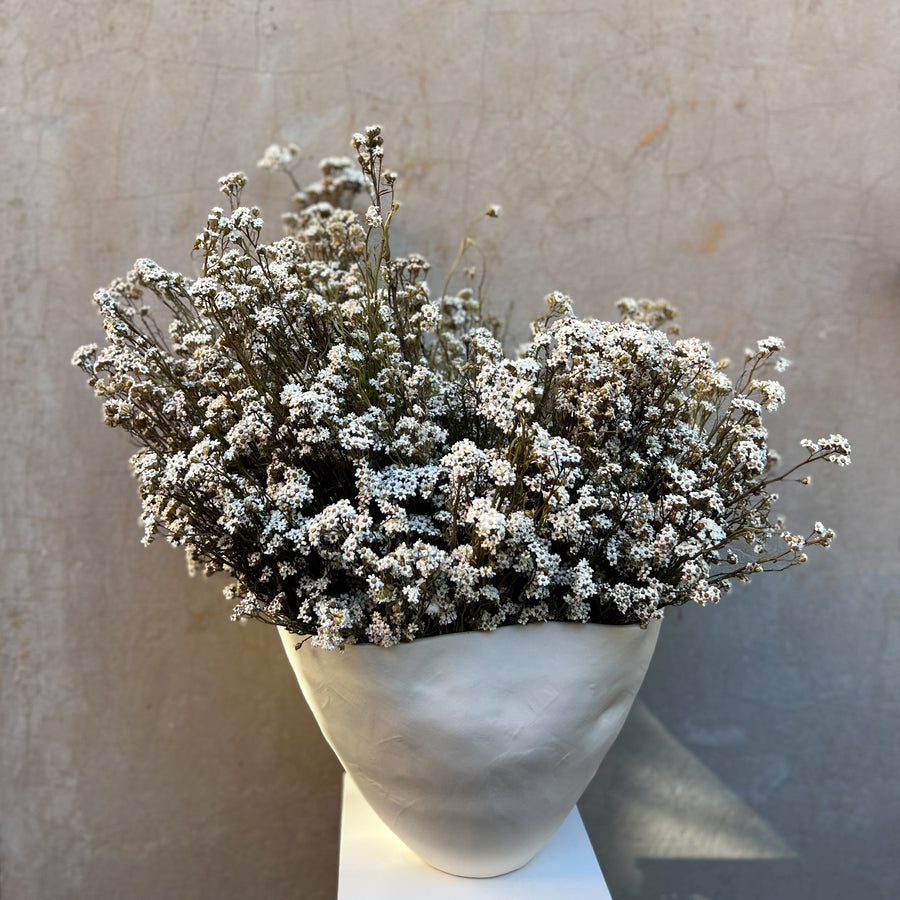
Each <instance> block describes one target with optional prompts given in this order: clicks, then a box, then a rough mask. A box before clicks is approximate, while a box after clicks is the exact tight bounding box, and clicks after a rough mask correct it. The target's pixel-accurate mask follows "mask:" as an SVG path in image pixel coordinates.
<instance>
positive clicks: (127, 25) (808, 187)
mask: <svg viewBox="0 0 900 900" xmlns="http://www.w3.org/2000/svg"><path fill="white" fill-rule="evenodd" d="M898 50H900V7H895V6H894V5H892V4H884V3H878V4H876V3H871V2H862V3H859V2H857V3H849V2H844V0H808V2H807V0H802V2H791V3H788V2H773V0H749V2H747V3H743V4H740V5H737V6H735V5H723V4H721V3H716V2H712V0H698V2H685V0H654V2H652V3H651V2H645V0H638V2H633V0H613V2H592V0H584V2H580V3H572V2H568V0H565V2H564V0H541V2H537V0H525V2H519V0H507V2H499V0H456V2H453V0H447V2H441V0H418V2H417V0H404V2H397V3H389V2H384V0H375V2H365V3H364V2H362V0H346V2H342V3H329V2H324V0H302V2H286V0H267V2H263V3H259V2H256V0H253V2H251V0H233V2H230V3H227V4H222V3H216V2H213V0H196V2H192V3H180V2H176V0H158V2H152V3H151V2H139V0H129V2H112V0H91V2H87V0H69V2H65V3H56V2H50V0H34V2H31V3H25V2H24V0H12V2H8V3H5V4H3V6H2V8H0V89H2V90H0V96H2V99H0V140H2V151H0V152H2V159H3V162H4V166H3V169H4V177H3V178H2V180H0V203H2V209H3V212H4V215H3V216H2V218H0V228H2V230H3V240H2V241H0V266H2V273H3V277H2V280H0V296H2V303H0V335H2V341H3V353H2V354H0V384H2V388H3V390H2V393H0V397H2V399H0V410H2V417H0V421H2V429H0V442H2V446H0V514H2V527H0V554H2V558H0V603H2V624H0V646H2V656H0V662H2V681H0V692H2V694H0V697H2V710H0V714H2V726H0V777H2V780H0V810H2V815H0V894H2V896H3V897H4V900H6V898H10V900H25V898H28V900H32V898H56V897H113V896H127V897H130V898H135V900H141V898H147V900H149V898H158V897H184V898H191V897H196V898H207V897H218V898H223V900H227V898H232V897H233V898H239V897H240V898H244V897H256V896H258V897H263V896H265V897H270V898H277V897H284V898H288V897H298V896H302V897H305V898H309V900H315V898H330V897H333V896H334V895H335V887H336V878H337V852H338V834H339V799H340V797H339V794H340V767H339V765H338V763H337V762H336V760H335V759H334V757H333V755H332V754H331V751H330V750H329V749H328V747H327V745H326V744H325V742H324V741H323V739H322V738H321V736H320V735H319V732H318V730H317V727H316V725H315V723H314V721H313V720H312V717H311V716H310V714H309V713H308V711H307V709H306V707H305V704H304V702H303V700H302V697H301V696H300V695H299V693H298V691H297V689H296V684H295V683H294V681H293V675H292V673H291V670H290V668H289V666H288V665H287V663H286V661H285V659H284V658H283V653H282V650H281V647H280V644H279V641H278V638H277V635H276V634H275V633H274V632H273V631H271V630H269V629H266V628H265V627H264V626H262V625H258V624H256V623H253V624H248V625H234V624H232V623H231V622H230V621H229V613H230V607H229V604H228V603H227V602H226V601H225V600H224V599H223V597H222V595H221V588H222V586H223V583H222V582H219V581H217V580H210V581H204V580H202V579H193V580H192V579H190V578H189V577H188V575H187V572H186V567H185V564H184V560H183V557H182V555H181V554H180V552H176V551H173V550H172V549H170V548H168V547H167V546H165V544H163V543H160V544H158V545H153V546H152V547H151V548H150V549H144V548H142V547H141V545H140V538H141V529H140V527H139V526H138V524H137V518H138V514H139V501H138V498H137V495H136V489H135V484H134V481H133V479H132V478H131V477H130V475H129V473H128V467H127V460H128V457H129V455H130V454H131V453H132V452H134V448H133V446H132V445H131V444H130V443H129V441H128V440H127V439H126V437H125V436H124V435H123V434H119V433H114V432H112V431H110V430H109V429H106V428H104V426H103V423H102V416H101V413H100V410H99V405H98V404H97V402H96V400H95V399H94V398H93V397H92V396H91V393H90V391H89V390H88V388H87V387H86V386H85V385H84V383H83V379H82V378H81V376H80V375H79V373H78V372H77V371H76V370H74V369H72V367H71V366H70V364H69V360H70V358H71V356H72V352H73V351H74V349H75V348H76V347H77V346H79V345H80V344H84V343H87V342H90V341H98V340H99V339H100V337H101V333H100V326H99V322H98V320H97V318H96V316H95V314H94V309H93V305H92V303H91V295H92V293H93V291H94V290H95V289H96V288H97V287H99V286H101V285H104V284H106V283H108V282H109V281H110V280H111V279H112V278H113V277H115V276H118V275H121V274H124V272H125V271H127V269H128V268H129V267H130V265H131V264H132V262H133V261H134V259H135V258H136V257H141V256H149V257H152V258H154V259H156V260H157V261H158V262H160V263H161V264H163V265H165V266H167V267H171V268H175V269H180V270H183V271H186V272H191V271H192V269H191V267H192V261H191V258H190V249H191V246H192V243H193V239H194V236H195V235H196V233H197V232H198V231H200V230H201V229H202V228H203V226H204V223H205V221H206V215H207V212H208V210H209V208H210V207H211V206H214V205H217V204H218V203H219V202H220V200H221V195H220V194H219V193H218V191H217V178H218V177H219V176H220V175H222V174H225V173H227V172H231V171H234V170H236V169H243V170H245V171H247V172H248V174H249V177H250V183H249V186H248V188H247V191H246V193H245V198H247V199H250V200H251V202H255V203H257V204H258V205H259V206H261V207H262V209H263V216H264V218H265V219H266V221H267V223H268V224H267V228H268V229H269V231H268V232H267V233H268V234H269V235H271V236H274V235H276V234H277V233H278V229H279V215H280V213H281V212H282V211H283V210H285V209H287V208H288V206H289V200H290V193H291V187H290V185H289V183H288V182H287V181H286V180H285V181H284V182H282V181H281V180H279V177H278V176H277V173H271V172H267V171H264V170H261V169H257V168H256V161H257V160H258V159H259V158H260V156H261V155H262V152H263V151H264V149H265V148H266V146H267V145H269V144H270V143H272V142H275V141H279V142H288V141H291V142H293V143H295V144H296V145H297V147H298V148H299V154H298V166H297V170H296V171H297V176H298V178H299V179H300V180H301V181H302V180H304V179H307V178H308V179H309V180H312V179H313V178H314V177H315V175H316V163H317V161H318V160H319V159H320V158H321V157H323V156H327V155H336V154H345V153H347V152H348V151H349V138H350V135H351V134H352V132H353V131H356V130H358V129H360V128H361V127H363V126H365V125H367V124H370V123H373V122H378V123H380V124H381V125H383V127H384V134H385V139H386V145H385V152H386V156H387V158H388V159H389V165H390V166H391V167H392V168H394V169H396V170H398V171H399V173H400V179H399V182H398V184H399V194H400V198H401V200H402V202H403V206H402V208H401V210H400V212H399V213H398V216H397V218H396V220H395V226H394V231H393V232H392V233H393V234H394V240H396V241H399V242H400V243H401V244H403V246H404V249H407V250H416V251H419V252H421V253H423V254H424V255H425V256H426V257H427V258H428V259H429V260H430V262H431V264H432V271H433V274H432V279H431V280H432V283H433V284H434V285H435V286H438V287H439V286H440V284H442V283H443V277H444V275H445V274H446V272H447V270H448V268H449V267H450V265H451V264H452V262H453V259H454V257H455V254H456V250H457V247H458V244H459V240H460V237H461V235H462V234H463V232H464V229H465V228H466V225H467V223H469V222H470V221H471V220H472V219H474V218H475V217H476V216H478V214H479V213H481V212H482V211H483V210H484V208H485V207H486V206H487V204H488V203H498V204H500V205H502V207H503V210H504V213H503V216H502V217H501V218H500V219H498V220H496V221H493V220H491V221H486V222H483V223H482V224H481V225H479V226H478V229H479V230H478V233H477V238H478V240H479V243H480V245H481V247H482V248H483V249H484V251H485V254H486V259H487V281H486V287H487V293H488V295H489V297H490V298H491V300H492V302H493V305H494V308H495V309H496V310H497V311H498V312H499V313H501V314H505V313H506V312H507V311H509V314H510V329H509V339H510V345H511V346H515V343H516V342H517V341H518V340H521V339H524V338H525V336H526V335H527V334H528V323H529V320H530V319H532V318H534V317H536V316H538V315H540V314H542V312H543V309H544V297H545V295H546V294H548V293H549V292H550V291H551V290H554V289H558V290H562V291H564V292H566V293H568V294H569V295H571V296H572V298H573V300H574V303H575V309H576V312H577V313H579V314H580V315H583V316H599V317H612V316H614V314H615V308H614V303H615V301H616V300H617V299H618V298H619V297H622V296H632V297H642V296H647V297H654V298H655V297H667V298H668V299H669V300H670V301H671V302H672V303H674V304H675V305H676V306H678V307H679V308H680V310H681V320H682V330H683V333H685V334H697V335H699V336H701V337H704V338H706V339H709V340H710V341H711V342H712V343H713V345H714V347H715V349H716V352H717V353H718V354H721V355H723V356H730V357H732V358H734V359H736V360H740V358H741V357H742V354H743V349H744V347H745V346H748V345H751V346H755V342H756V340H757V339H759V338H764V337H766V336H768V335H779V336H780V337H782V338H784V339H785V341H786V342H787V349H786V351H785V352H786V355H787V356H788V357H789V358H790V359H791V360H792V362H793V365H792V367H791V368H790V369H789V370H788V372H787V373H785V376H784V383H785V385H786V387H787V392H788V402H787V404H786V406H785V407H784V409H783V410H781V411H780V412H779V413H778V414H777V416H776V417H775V419H774V420H773V425H772V429H771V434H772V443H773V444H774V445H775V446H776V447H777V448H778V449H779V450H780V451H781V452H782V455H783V456H784V458H785V461H788V460H789V459H791V458H792V457H796V458H799V454H801V453H802V451H801V449H800V447H799V441H800V439H801V438H804V437H810V438H817V437H819V436H821V435H827V434H829V433H831V432H841V433H842V434H844V435H847V436H848V437H849V438H850V440H851V442H852V444H853V451H854V453H853V456H854V462H853V465H852V466H851V467H850V468H849V469H842V470H840V471H838V470H837V468H834V470H829V471H822V472H820V473H817V474H814V479H813V481H814V483H813V484H812V485H811V486H809V487H801V486H800V485H796V484H788V485H785V488H784V490H783V491H782V492H781V493H782V497H781V501H780V505H781V506H783V509H784V513H785V515H786V516H787V517H788V523H789V525H791V524H795V525H796V530H798V531H801V532H803V533H806V532H807V531H808V529H809V528H810V527H811V525H812V523H813V522H814V521H816V520H823V521H825V523H826V524H827V525H829V526H831V527H833V528H834V529H835V530H836V531H837V533H838V537H837V540H836V542H835V544H834V546H833V548H831V549H830V550H828V551H825V552H821V553H818V554H814V553H813V552H812V551H811V552H810V556H811V557H812V558H811V559H810V562H809V564H808V566H806V567H804V568H801V569H795V570H792V571H791V572H788V573H785V574H783V575H781V576H768V577H765V578H759V579H757V580H755V581H754V582H753V583H752V584H751V585H750V586H749V587H745V588H743V589H740V590H735V591H734V592H733V593H732V594H730V595H729V596H728V597H727V598H726V599H725V600H723V602H722V603H721V604H720V605H719V606H718V607H716V608H707V609H699V608H682V609H678V610H674V611H672V612H671V614H670V615H668V616H667V619H666V622H665V623H664V626H663V631H662V635H661V638H660V642H659V646H658V648H657V653H656V657H655V659H654V662H653V664H652V667H651V670H650V674H649V676H648V678H647V681H646V683H645V686H644V688H643V690H642V693H641V697H640V701H639V704H638V705H637V706H636V708H635V710H634V712H633V714H632V717H631V719H630V720H629V723H628V724H627V725H626V728H625V730H624V731H623V733H622V735H621V737H620V740H619V742H618V743H617V745H616V746H615V748H614V749H613V751H612V753H611V754H610V756H609V758H608V760H607V762H606V763H605V764H604V766H603V768H602V769H601V772H600V774H599V775H598V776H597V778H596V779H595V781H594V783H593V784H592V786H591V788H590V789H589V790H588V792H587V794H586V795H585V797H584V799H583V800H582V803H581V810H582V815H583V817H584V820H585V822H586V825H587V827H588V831H589V834H590V836H591V839H592V842H593V844H594V847H595V849H596V851H597V854H598V858H599V859H600V861H601V864H602V865H603V868H604V871H605V873H606V876H607V880H608V882H609V885H610V888H611V891H612V894H613V896H614V897H616V898H617V900H618V898H622V900H625V898H642V900H662V898H668V900H675V898H679V900H686V898H693V900H721V898H728V900H759V898H760V897H766V898H769V900H806V898H809V900H812V898H815V900H831V898H834V900H838V898H841V900H843V898H846V897H865V898H872V900H880V898H885V900H887V898H895V897H897V896H898V895H900V873H898V869H897V863H896V839H897V835H898V834H900V813H898V810H900V781H898V778H897V775H896V747H897V742H898V737H900V734H898V724H897V723H898V721H900V687H898V685H900V563H898V559H900V533H898V528H897V524H896V519H897V513H896V509H897V505H898V497H900V477H898V474H897V467H896V465H895V461H896V458H897V446H898V440H900V403H898V399H897V393H896V385H897V384H898V383H900V352H898V348H900V238H898V227H897V223H898V221H900V212H898V210H900V166H898V164H897V152H896V148H897V147H898V145H900V52H898Z"/></svg>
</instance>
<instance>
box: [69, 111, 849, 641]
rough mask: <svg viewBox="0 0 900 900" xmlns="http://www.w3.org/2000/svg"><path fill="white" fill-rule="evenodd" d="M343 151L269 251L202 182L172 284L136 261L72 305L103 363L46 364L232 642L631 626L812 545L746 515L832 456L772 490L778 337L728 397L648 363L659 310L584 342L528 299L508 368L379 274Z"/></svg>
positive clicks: (661, 306) (411, 269)
mask: <svg viewBox="0 0 900 900" xmlns="http://www.w3.org/2000/svg"><path fill="white" fill-rule="evenodd" d="M353 148H354V150H355V151H356V161H355V164H354V162H353V161H352V160H350V159H347V158H343V157H336V158H329V159H326V160H325V161H324V162H323V163H322V164H321V172H322V175H321V178H320V179H319V180H318V181H317V182H315V183H314V184H312V185H310V186H308V187H306V188H305V189H303V190H300V189H299V185H297V184H296V182H295V187H296V188H297V192H296V194H295V197H294V200H295V209H294V210H293V211H292V212H291V213H289V214H287V215H286V216H285V217H284V223H285V235H284V237H282V238H281V239H280V240H276V241H274V242H272V243H264V242H263V241H262V239H261V233H262V228H263V222H262V219H261V217H260V211H259V210H258V209H257V208H255V207H247V206H244V205H242V204H241V192H242V190H243V188H244V187H245V185H246V177H245V176H244V175H243V174H242V173H232V174H231V175H227V176H225V177H224V178H222V179H220V188H221V191H222V193H223V194H224V195H225V196H226V197H227V199H228V206H229V208H228V209H227V210H226V209H224V208H221V207H217V208H215V209H213V210H212V212H211V213H210V215H209V218H208V219H207V222H206V226H205V228H204V230H203V232H202V233H201V234H200V235H199V236H198V238H197V241H196V243H195V248H194V249H195V252H196V253H197V255H198V261H199V264H200V273H199V275H198V276H197V277H196V278H187V277H185V276H183V275H179V274H174V273H172V272H169V271H166V270H165V269H163V268H161V267H160V266H158V265H157V264H156V263H153V262H151V261H150V260H147V259H141V260H138V261H137V263H135V266H134V268H133V269H132V270H131V271H130V272H129V273H128V274H127V275H126V276H125V278H123V279H120V280H117V281H114V282H113V283H112V284H111V285H110V286H109V287H108V288H106V289H103V290H100V291H98V292H97V294H96V295H95V300H96V302H97V304H98V306H99V310H100V314H101V316H102V318H103V324H104V327H105V330H106V336H107V344H106V345H105V346H104V347H103V348H102V349H100V348H98V347H97V346H96V345H89V346H85V347H82V348H80V349H79V350H78V352H77V353H76V354H75V358H74V360H73V362H74V363H76V364H77V365H78V366H80V367H81V368H82V369H83V370H84V371H85V372H86V373H87V374H88V376H89V380H90V384H91V385H92V386H93V388H94V390H95V391H96V393H97V394H98V396H100V397H101V398H102V400H103V407H104V414H105V419H106V422H107V424H109V425H111V426H117V427H122V428H125V429H126V430H127V431H129V432H130V433H131V434H132V435H134V437H135V438H137V440H138V441H139V443H140V444H141V446H142V449H141V450H140V451H139V452H138V453H137V454H136V455H135V456H134V457H133V458H132V467H133V470H134V473H135V475H136V477H137V478H138V481H139V483H140V494H141V498H142V501H143V522H144V526H145V532H146V533H145V541H150V540H152V539H153V537H154V536H155V535H156V534H157V533H159V532H163V533H165V534H166V535H167V537H168V540H169V541H171V542H172V543H173V544H176V545H182V546H184V547H186V549H187V552H188V556H189V560H190V561H191V564H192V565H195V566H198V567H200V568H202V569H203V570H204V571H206V572H208V573H211V572H215V571H225V572H228V573H230V574H231V575H232V576H233V579H234V581H233V583H232V584H231V585H230V586H229V587H228V588H227V590H226V593H227V595H228V596H229V597H230V598H231V600H232V601H233V603H234V615H235V617H250V618H256V619H261V620H264V621H266V622H270V623H275V624H279V625H283V626H285V627H286V628H288V629H289V630H291V631H292V632H295V633H297V634H300V635H310V636H312V638H313V641H314V643H315V644H316V645H317V646H321V647H339V646H341V645H343V644H344V643H346V642H371V643H375V644H380V645H384V646H389V645H391V644H394V643H397V642H400V641H410V640H413V639H415V638H419V637H423V636H429V635H435V634H443V633H448V632H453V631H464V630H473V629H484V630H489V629H494V628H497V627H499V626H503V625H507V624H515V623H527V622H532V621H546V620H572V621H580V622H605V623H613V624H629V623H639V624H642V625H644V624H646V623H647V622H648V621H649V620H650V619H651V618H654V617H659V616H660V615H661V611H662V610H663V609H664V608H665V607H666V606H670V605H673V604H681V603H685V602H688V601H690V602H694V603H698V604H700V605H704V604H706V603H709V602H716V601H717V600H718V599H719V596H720V592H721V591H722V590H727V589H728V587H729V585H730V583H731V582H732V581H733V580H734V579H737V580H740V581H746V580H748V578H749V577H750V576H751V575H752V574H753V573H756V572H762V571H770V570H778V569H783V568H786V567H788V566H790V565H793V564H795V563H799V562H803V561H805V559H806V552H805V551H806V548H808V547H809V546H812V545H820V546H828V544H829V543H830V542H831V540H832V538H833V536H834V534H833V532H832V531H831V530H830V529H827V528H825V527H824V526H823V525H822V524H821V523H819V522H817V523H816V524H815V526H814V528H813V529H812V530H811V532H810V534H809V535H808V536H806V537H803V536H800V535H797V534H793V533H791V532H788V531H786V530H785V528H784V525H783V523H781V522H780V520H777V519H773V515H772V505H773V503H774V502H775V500H776V499H777V495H776V494H775V493H774V492H773V490H772V486H773V485H774V484H776V483H777V482H780V481H784V480H787V479H792V480H799V481H804V482H805V481H807V480H808V479H805V478H796V479H795V478H794V475H795V473H796V472H797V470H798V469H799V468H801V467H803V466H805V465H807V464H808V463H812V462H816V461H819V460H827V461H831V462H834V463H838V464H841V465H843V464H845V463H847V462H849V452H850V447H849V445H848V443H847V441H846V440H845V439H844V438H843V437H841V436H840V435H831V436H830V437H828V438H822V439H819V440H817V441H804V442H803V447H804V449H805V451H806V458H805V459H802V460H801V461H800V462H799V463H798V464H797V465H795V466H794V467H793V468H792V469H790V470H788V471H786V472H783V473H782V474H775V473H774V470H773V465H774V461H775V457H774V454H773V453H772V452H771V451H770V450H769V448H768V445H767V432H766V429H765V427H764V426H763V423H762V419H763V415H764V414H765V413H766V412H769V411H773V410H775V409H777V408H778V407H779V406H780V405H781V404H782V403H783V401H784V390H783V388H782V387H781V385H780V384H779V383H778V382H777V381H774V380H772V379H770V378H768V377H766V376H767V375H768V374H769V371H770V370H774V371H775V372H778V371H782V370H783V369H784V368H785V367H786V366H787V362H786V361H785V360H783V359H780V358H779V357H778V354H779V352H780V351H781V350H782V342H781V341H780V340H779V339H777V338H771V337H770V338H767V339H765V340H763V341H760V342H759V344H758V346H757V348H756V349H755V350H751V351H748V352H747V357H746V361H745V366H744V369H743V372H742V374H741V375H740V376H739V377H738V378H737V380H736V381H735V382H732V380H731V379H730V378H729V376H728V375H727V374H726V372H725V369H726V368H727V362H725V361H723V362H716V361H715V360H713V359H712V357H711V356H710V347H709V345H708V344H705V343H703V342H701V341H699V340H696V339H693V338H691V339H683V340H673V339H672V338H670V336H669V334H670V333H673V332H674V331H675V329H674V326H671V319H672V317H673V315H674V313H673V310H672V309H671V307H669V306H668V305H667V304H666V303H665V302H664V301H656V302H651V301H648V300H623V301H621V302H620V304H619V307H620V310H621V313H622V320H621V321H620V322H603V321H596V320H583V319H579V318H578V317H576V316H575V314H574V312H573V308H572V302H571V300H570V299H569V298H568V297H565V296H563V295H562V294H558V293H555V294H552V295H551V296H550V297H549V298H548V304H549V309H548V312H547V315H546V316H545V317H544V318H542V319H540V320H539V321H537V322H535V323H534V324H533V326H532V337H531V340H530V341H529V342H528V343H527V344H526V345H525V346H524V347H523V348H521V350H520V352H519V354H518V356H517V357H516V358H509V357H508V356H507V355H506V354H505V352H504V350H503V347H502V345H501V343H500V341H499V339H498V337H497V333H498V323H497V322H496V321H495V320H493V319H492V318H491V317H490V316H488V315H487V314H486V313H485V312H484V310H483V308H482V302H481V297H480V291H479V290H475V289H472V288H468V287H466V288H464V289H462V290H460V291H458V292H457V293H450V292H449V290H448V288H447V286H446V285H445V288H444V290H443V292H442V293H441V295H440V296H439V297H436V296H434V295H433V294H432V292H431V291H430V290H429V287H428V284H427V282H426V280H425V277H426V274H427V272H428V264H427V263H426V261H425V260H424V259H423V258H422V257H421V256H419V255H417V254H415V253H410V254H407V255H405V256H395V255H394V254H393V253H392V249H391V245H390V239H389V238H390V226H391V220H392V218H393V217H394V215H395V213H396V212H397V210H398V208H399V205H398V203H397V202H396V200H395V197H394V189H395V182H396V175H395V174H394V173H392V172H390V171H388V170H386V169H384V167H383V138H382V136H381V130H380V128H378V127H377V126H373V127H370V128H368V129H367V130H366V131H365V133H362V134H357V135H355V136H354V138H353ZM295 155H296V148H294V147H288V148H280V147H277V146H274V147H270V148H269V149H268V150H267V151H266V154H265V156H264V158H263V160H261V162H260V165H261V166H264V167H267V168H270V169H276V170H283V171H286V172H288V174H290V175H291V178H292V179H293V175H292V174H291V172H290V168H289V167H290V164H291V162H292V160H293V159H294V156H295ZM359 195H363V199H362V200H361V201H360V202H358V203H357V202H356V198H358V197H359ZM354 204H355V205H357V206H358V207H360V208H363V209H364V210H365V211H364V212H357V211H355V210H354ZM499 212H500V210H499V207H496V206H491V207H488V210H487V213H486V214H487V215H488V216H490V217H496V216H497V215H499ZM471 243H472V241H471V239H470V238H468V237H466V238H465V239H464V241H463V244H462V247H461V251H460V258H461V257H462V254H463V253H464V252H465V249H466V248H467V247H468V246H470V245H471ZM458 262H459V259H458V260H457V263H458ZM454 268H455V267H454ZM466 272H467V273H469V274H471V270H468V269H467V270H466ZM448 282H449V279H448ZM148 294H150V295H154V296H155V297H156V299H157V301H158V303H157V304H156V305H157V307H159V308H160V309H159V310H158V311H157V314H154V312H153V310H152V309H151V307H150V305H149V304H147V303H145V297H146V296H147V295H148ZM160 313H161V315H160ZM163 317H164V318H163ZM667 323H669V327H668V332H664V331H663V330H661V328H662V327H664V326H666V324H667Z"/></svg>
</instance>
